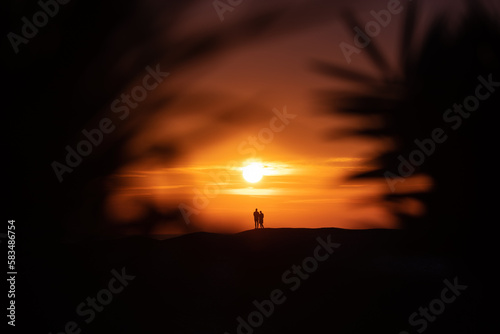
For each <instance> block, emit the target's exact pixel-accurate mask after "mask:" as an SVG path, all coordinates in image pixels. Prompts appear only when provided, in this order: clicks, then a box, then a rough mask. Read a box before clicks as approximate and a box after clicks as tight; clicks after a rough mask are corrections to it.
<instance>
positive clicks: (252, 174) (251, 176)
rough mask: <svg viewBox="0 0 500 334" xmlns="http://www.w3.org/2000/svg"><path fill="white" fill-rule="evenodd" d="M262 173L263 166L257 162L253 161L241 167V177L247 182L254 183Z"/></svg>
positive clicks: (260, 177)
mask: <svg viewBox="0 0 500 334" xmlns="http://www.w3.org/2000/svg"><path fill="white" fill-rule="evenodd" d="M263 175H264V166H262V164H259V163H257V162H254V163H252V164H250V165H248V166H246V167H243V178H244V179H245V180H247V181H248V182H251V183H255V182H259V181H260V179H262V176H263Z"/></svg>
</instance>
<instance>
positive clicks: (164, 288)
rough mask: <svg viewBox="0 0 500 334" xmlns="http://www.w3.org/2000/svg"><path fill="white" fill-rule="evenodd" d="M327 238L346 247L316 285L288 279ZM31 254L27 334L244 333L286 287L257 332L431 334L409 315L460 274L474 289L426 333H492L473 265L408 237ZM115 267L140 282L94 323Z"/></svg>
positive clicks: (52, 248)
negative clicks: (243, 324)
mask: <svg viewBox="0 0 500 334" xmlns="http://www.w3.org/2000/svg"><path fill="white" fill-rule="evenodd" d="M329 236H331V237H330V238H331V242H333V243H338V244H340V246H339V247H338V248H336V249H335V251H334V252H333V253H332V254H331V255H330V256H329V257H328V258H327V259H326V260H325V261H323V262H319V263H318V266H317V269H316V270H312V269H311V273H310V274H309V277H308V278H307V279H298V278H297V279H296V280H295V281H292V277H298V276H297V275H296V274H293V273H289V275H288V276H286V277H287V278H288V280H285V281H284V280H283V279H282V275H283V274H284V273H285V272H286V271H287V270H289V269H291V267H292V265H294V264H296V265H302V262H303V260H304V259H305V258H307V257H310V256H313V255H314V251H315V249H316V248H317V247H318V245H320V244H319V243H318V241H317V238H318V237H320V238H322V240H324V241H327V240H328V238H329ZM32 242H35V241H32ZM29 249H30V251H29V253H23V254H22V255H23V262H22V263H20V264H19V266H20V268H19V272H20V273H22V274H23V275H22V277H21V276H18V280H19V283H18V284H19V287H18V289H19V291H22V296H20V297H18V309H17V324H18V326H17V328H16V329H18V330H22V331H23V332H31V333H35V332H36V333H50V332H52V333H60V332H61V333H64V328H65V326H66V324H67V323H68V322H71V321H74V322H75V323H76V325H75V326H78V328H77V329H75V333H78V329H81V333H197V334H198V333H205V334H208V333H220V334H224V333H225V332H227V333H229V334H234V333H238V331H237V327H238V322H237V318H238V317H240V316H241V317H242V318H243V319H248V316H249V314H250V313H251V312H253V311H255V310H256V306H255V305H253V304H252V302H253V301H254V300H257V301H259V302H262V301H263V300H265V299H270V294H271V292H272V291H274V290H275V289H279V290H281V291H282V293H283V294H282V297H280V298H281V299H279V300H280V301H281V302H282V303H281V304H279V305H274V310H273V311H272V314H270V316H269V317H263V321H262V324H261V325H259V326H257V328H253V329H252V330H253V333H274V334H276V333H396V334H397V333H400V332H401V331H404V330H406V331H408V332H409V333H417V331H416V330H417V329H418V330H422V332H424V331H423V326H424V325H423V323H424V322H425V321H423V320H420V323H418V324H417V325H414V326H412V325H410V324H409V322H408V318H409V316H410V315H411V314H412V313H413V312H418V311H419V307H421V306H422V307H429V303H431V301H433V300H435V299H441V292H442V290H443V289H444V288H445V287H446V285H445V283H444V280H446V279H447V280H448V281H450V282H454V279H455V278H456V279H457V280H458V283H459V284H460V285H465V286H467V288H466V289H465V290H463V291H462V292H460V295H459V296H457V297H456V299H454V301H453V302H451V303H449V304H444V305H445V309H444V311H442V313H440V314H439V315H438V316H436V318H435V319H433V321H432V322H430V321H429V322H427V328H425V333H455V334H458V333H484V332H485V331H484V330H485V328H483V327H482V326H485V325H484V323H483V321H482V319H481V316H482V313H481V312H482V311H481V308H482V302H483V299H484V295H483V291H484V287H483V286H482V284H481V281H480V280H479V278H478V276H477V275H474V274H473V272H474V271H473V270H471V268H469V265H468V264H467V261H464V260H461V258H460V257H458V256H455V255H453V254H450V253H446V252H435V251H431V250H429V249H427V247H426V246H425V244H424V243H422V242H421V241H420V240H419V239H418V238H417V237H415V236H413V235H412V236H411V237H410V234H408V233H407V232H403V231H399V230H343V229H333V228H328V229H264V230H250V231H246V232H242V233H238V234H232V235H221V234H211V233H194V234H190V235H185V236H181V237H177V238H172V239H168V240H163V241H160V240H154V239H149V238H144V237H131V238H122V239H115V240H108V241H92V242H88V243H80V244H50V245H47V244H44V245H43V247H39V249H40V250H39V251H34V250H35V249H36V247H30V248H29ZM42 249H43V250H42ZM319 254H320V255H321V256H325V257H326V254H327V253H326V251H323V250H322V251H321V253H319ZM122 268H124V269H122ZM113 269H115V270H116V271H117V272H121V271H122V270H124V273H125V274H126V275H129V276H130V278H129V280H128V281H127V286H126V287H124V288H123V290H121V291H120V292H119V293H116V294H112V300H110V301H109V304H108V305H105V306H104V307H103V309H102V310H101V312H97V313H95V318H94V319H92V320H91V321H89V323H86V322H85V320H86V319H89V313H87V314H84V315H79V314H77V312H76V309H77V307H78V305H79V304H80V303H82V302H84V303H85V302H86V299H87V297H89V296H90V297H96V295H97V294H98V293H99V291H101V289H105V288H107V287H108V284H109V282H110V280H111V279H112V277H113V274H112V270H113ZM132 276H134V278H131V277H132ZM298 282H300V286H298ZM113 284H115V288H117V289H118V287H119V285H120V284H118V283H117V282H115V283H113ZM297 286H298V288H296V287H297ZM292 288H296V289H295V291H292ZM283 296H284V297H283ZM445 296H446V297H447V298H452V296H453V294H452V293H451V292H447V294H445ZM102 298H105V296H104V297H102ZM285 298H286V299H285ZM283 299H284V300H283ZM436 305H437V304H436ZM436 307H439V305H437V306H436ZM89 308H90V307H89V306H85V307H84V308H82V309H81V310H85V309H89ZM254 314H255V313H254ZM419 319H423V318H422V317H420V316H418V317H417V318H415V319H414V320H415V321H418V320H419ZM255 321H257V323H258V321H259V318H258V316H257V318H255ZM68 328H69V329H70V330H69V331H67V332H68V333H71V332H72V329H71V324H70V325H68ZM252 330H248V329H247V330H245V329H242V331H240V332H241V333H251V332H252Z"/></svg>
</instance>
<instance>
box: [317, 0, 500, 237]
mask: <svg viewBox="0 0 500 334" xmlns="http://www.w3.org/2000/svg"><path fill="white" fill-rule="evenodd" d="M467 5H468V8H467V10H466V14H464V15H463V17H461V18H460V20H459V22H458V23H457V24H456V25H452V24H451V23H450V21H451V20H449V19H450V18H449V17H447V16H446V15H441V16H438V17H436V18H435V19H434V21H433V23H432V24H431V25H430V26H429V27H428V29H427V31H426V32H425V34H424V36H419V34H417V29H416V27H417V24H416V22H417V18H418V10H417V9H418V8H417V6H416V4H415V2H410V3H408V5H407V9H406V10H407V13H406V17H405V19H404V20H403V22H404V23H403V28H402V29H401V30H402V31H401V41H400V45H399V50H400V51H399V55H398V63H397V64H392V63H391V62H390V61H389V60H387V58H386V57H385V55H384V53H383V50H381V49H380V48H379V47H378V44H377V42H376V40H374V41H372V42H371V43H370V44H369V46H367V47H366V48H365V49H363V50H362V52H363V55H366V57H367V58H368V59H369V61H371V63H372V64H373V65H374V66H375V68H376V69H377V70H378V73H379V74H378V75H373V76H372V75H370V74H366V73H363V72H361V71H358V70H356V69H352V68H353V67H354V66H353V65H352V64H351V65H350V68H347V67H345V66H342V65H335V64H330V63H326V62H322V61H316V62H314V64H313V66H314V69H315V70H316V71H319V72H320V73H323V74H325V75H328V76H332V77H334V78H336V79H339V78H340V79H343V80H345V81H346V82H351V83H355V84H357V85H358V86H357V87H358V88H357V89H354V90H352V91H348V92H338V91H335V92H333V91H325V92H320V93H319V94H320V98H321V100H322V101H323V102H324V103H326V104H327V105H328V106H329V110H330V111H331V112H332V113H341V114H347V115H356V116H360V117H362V118H365V119H366V120H373V121H374V122H373V124H377V125H376V126H373V127H368V126H367V127H364V128H361V129H352V130H348V131H346V133H344V134H343V135H342V136H344V135H355V136H366V137H368V138H373V139H384V140H389V141H390V143H391V144H390V145H387V146H388V147H387V149H386V150H385V151H384V152H382V153H381V154H379V155H378V156H376V157H375V158H374V161H373V163H374V165H375V166H377V167H376V168H374V169H372V170H370V171H368V172H364V173H358V174H355V175H352V178H353V179H363V178H373V179H380V180H383V181H384V182H385V175H386V174H385V173H386V172H387V171H391V172H392V173H395V174H397V171H398V166H399V164H400V160H399V159H398V157H399V156H400V155H401V156H403V157H406V158H408V156H409V154H410V153H411V152H412V151H413V150H415V149H416V148H418V147H417V146H415V142H414V141H415V140H416V139H419V140H422V139H424V138H430V137H431V133H432V131H433V129H435V128H442V129H443V130H444V131H445V133H446V135H447V136H448V138H447V140H446V141H445V142H444V143H442V144H436V149H435V152H434V153H433V154H431V155H430V156H428V157H426V158H425V161H424V163H423V164H421V165H420V166H418V167H415V168H416V170H415V172H414V174H413V176H418V175H426V176H429V177H430V178H431V179H432V183H433V185H432V189H431V190H430V191H401V190H399V191H398V189H397V186H396V191H395V192H391V191H389V187H388V188H387V193H386V195H384V198H383V200H384V201H388V202H389V203H392V204H398V203H404V201H405V200H406V199H413V200H418V201H420V202H421V203H423V204H424V205H425V208H426V209H425V213H424V215H423V216H419V217H414V216H410V215H408V214H406V213H404V212H401V211H399V209H398V206H397V205H393V206H392V207H394V208H395V209H394V214H395V215H397V216H398V217H399V220H400V223H401V226H402V227H404V228H406V229H410V230H413V231H415V232H422V233H424V234H427V235H429V236H431V238H432V239H434V240H435V243H436V245H438V247H439V245H440V246H441V247H446V246H449V245H448V244H447V243H446V242H444V240H445V239H443V238H445V237H446V238H447V239H448V240H452V239H453V240H454V242H455V243H457V244H459V243H461V242H463V241H464V240H465V239H466V238H467V236H468V235H469V233H471V230H472V229H478V228H480V227H484V226H483V224H487V222H486V221H487V220H483V222H478V220H480V219H479V217H481V215H480V214H481V212H487V210H485V208H486V207H487V206H489V205H490V203H488V199H487V198H488V197H489V191H488V189H490V184H491V182H492V180H491V179H493V178H494V176H493V175H492V174H491V171H492V170H491V159H492V155H494V151H495V149H494V147H493V146H492V145H493V143H494V140H493V139H492V137H493V135H492V134H493V133H494V132H495V130H494V129H492V128H493V127H494V124H493V119H492V117H493V114H494V113H495V111H496V110H498V109H499V107H500V94H499V93H498V92H497V93H495V94H492V95H491V96H490V97H489V98H488V99H487V100H486V101H483V102H481V104H480V107H479V109H478V110H477V111H475V112H472V113H471V115H470V117H469V118H467V119H463V122H462V124H461V126H460V127H459V128H458V129H456V130H453V129H451V128H450V124H446V122H444V121H443V114H444V113H445V111H446V110H447V109H449V108H453V105H454V104H455V103H457V104H461V103H463V101H464V99H465V98H466V97H467V96H470V95H474V93H475V88H476V86H477V85H478V83H479V82H478V76H480V75H481V76H483V77H484V78H488V76H489V75H492V77H493V80H494V81H496V82H499V81H500V62H499V59H500V24H498V22H499V21H498V18H497V17H495V16H494V15H492V14H491V13H490V12H488V10H487V9H486V7H483V5H481V4H478V3H477V2H474V1H469V2H467ZM450 15H451V14H450ZM345 17H346V19H345V22H346V24H347V25H348V27H349V28H350V27H353V26H362V25H360V22H358V21H357V20H356V18H355V17H354V15H351V14H349V13H348V14H347V15H346V16H345ZM455 18H456V17H455ZM393 24H394V23H393ZM417 41H420V42H417ZM336 135H338V134H336ZM480 206H481V208H480ZM490 207H491V208H493V207H494V206H490ZM469 237H471V236H470V235H469Z"/></svg>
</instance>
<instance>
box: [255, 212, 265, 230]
mask: <svg viewBox="0 0 500 334" xmlns="http://www.w3.org/2000/svg"><path fill="white" fill-rule="evenodd" d="M253 220H254V221H255V228H264V214H263V213H262V211H261V212H260V213H259V211H258V210H257V209H255V211H254V212H253ZM259 225H260V226H259Z"/></svg>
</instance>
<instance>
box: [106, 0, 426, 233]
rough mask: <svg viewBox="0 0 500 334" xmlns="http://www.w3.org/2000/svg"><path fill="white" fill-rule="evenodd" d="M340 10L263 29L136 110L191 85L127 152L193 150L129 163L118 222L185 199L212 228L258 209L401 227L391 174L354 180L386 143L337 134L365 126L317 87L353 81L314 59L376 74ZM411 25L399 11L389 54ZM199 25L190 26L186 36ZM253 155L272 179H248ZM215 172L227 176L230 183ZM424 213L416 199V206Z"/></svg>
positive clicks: (118, 181)
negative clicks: (386, 197)
mask: <svg viewBox="0 0 500 334" xmlns="http://www.w3.org/2000/svg"><path fill="white" fill-rule="evenodd" d="M384 4H386V2H384V1H377V2H373V3H371V4H370V6H368V5H366V4H365V5H364V6H361V7H359V8H358V11H359V12H360V15H361V16H363V15H364V14H366V11H367V10H368V11H369V10H371V9H382V8H383V7H380V6H383V5H384ZM201 6H206V4H204V5H201ZM248 6H250V5H248ZM367 6H368V7H367ZM379 7H380V8H379ZM203 9H205V10H203ZM199 10H200V11H201V12H203V13H204V14H199V15H205V16H203V18H204V20H205V21H203V20H201V21H200V22H208V23H209V24H213V25H215V24H221V23H220V22H219V21H218V20H217V16H216V15H215V13H213V12H211V10H212V9H207V8H204V7H203V8H201V9H199ZM244 11H245V9H244V7H243V5H241V8H240V7H238V8H237V10H235V12H234V16H233V17H231V19H233V20H237V19H238V18H239V17H244ZM426 15H428V14H426ZM426 15H424V19H422V20H423V21H424V22H425V21H426V20H427V19H426V18H425V16H426ZM335 16H336V12H334V11H333V12H332V17H333V19H332V20H331V22H328V23H324V24H321V25H317V26H314V27H311V28H309V29H305V30H302V31H299V32H297V31H296V32H294V33H291V34H283V35H280V36H279V37H270V38H266V36H265V34H263V37H262V39H259V40H257V41H254V42H252V43H249V44H246V45H245V46H242V47H238V48H234V49H231V50H229V51H228V52H226V53H224V54H223V55H221V56H219V57H214V59H210V60H209V61H206V62H205V63H203V64H200V65H199V66H195V67H190V68H179V69H177V68H169V69H168V71H169V72H170V73H171V75H170V76H169V78H168V79H167V80H165V82H164V83H163V84H162V85H161V86H160V87H159V88H158V89H156V90H155V91H153V92H152V94H150V95H149V96H148V98H147V100H146V101H144V102H143V103H141V105H140V106H139V107H138V108H137V109H136V110H135V111H134V113H137V114H140V112H141V110H144V109H147V108H152V106H153V105H154V103H155V101H157V100H159V99H161V98H162V96H163V95H164V94H165V93H167V92H169V91H171V90H172V89H175V88H176V87H181V86H182V87H184V89H185V90H184V93H183V97H182V98H181V99H179V100H178V101H177V102H176V103H175V104H173V105H171V106H170V107H169V108H170V110H169V113H168V117H166V116H165V115H164V114H163V113H161V112H157V113H156V116H155V117H153V118H152V119H151V121H150V122H149V124H148V126H146V127H144V130H143V132H141V133H139V134H138V135H137V136H136V137H135V138H134V139H133V140H132V141H131V142H130V143H129V146H128V151H127V154H134V152H138V151H141V150H142V149H144V147H146V146H148V145H152V144H154V143H158V142H169V141H172V142H175V143H176V144H177V145H179V146H180V147H181V150H182V151H181V152H180V153H181V154H180V157H179V158H178V159H177V160H175V161H171V162H169V163H168V164H162V163H159V162H158V161H139V162H136V163H134V165H129V166H124V167H123V168H122V170H121V171H120V172H119V173H118V174H116V175H115V176H114V177H113V180H112V181H113V188H112V195H111V196H110V197H109V198H108V200H107V202H108V205H107V207H108V216H109V218H110V219H111V220H113V221H115V222H116V223H120V224H126V223H127V222H129V221H133V220H135V219H138V218H140V217H141V215H142V214H143V213H144V211H143V207H142V204H141V203H144V202H145V201H147V202H149V203H153V204H154V205H155V206H156V207H157V208H158V210H159V211H162V210H164V209H166V208H172V207H178V206H179V204H181V205H183V207H184V208H190V209H192V211H190V213H192V214H189V222H190V224H192V226H196V228H197V229H201V230H206V231H241V230H245V229H249V228H253V218H252V212H253V211H254V210H255V208H258V209H259V210H262V211H263V212H264V213H265V226H266V227H311V228H314V227H327V226H333V227H342V228H372V227H381V228H394V227H396V226H397V225H396V221H395V219H394V217H392V216H391V215H390V214H389V212H388V210H387V208H386V207H384V206H383V205H381V204H380V202H379V201H377V200H376V199H377V197H378V196H380V195H381V194H383V193H385V192H387V191H388V187H387V185H386V184H385V183H384V182H370V181H364V180H363V181H359V180H358V181H350V182H349V181H346V179H345V178H346V176H348V175H350V174H351V173H353V172H357V171H361V170H365V169H367V168H369V167H370V165H369V164H370V163H369V161H370V158H371V157H373V156H375V155H376V153H377V152H379V151H380V150H381V149H382V148H383V145H382V143H381V142H368V141H367V140H361V139H357V138H346V139H342V140H334V141H332V140H326V139H325V134H326V133H327V131H332V130H333V132H335V130H340V129H345V128H346V127H347V128H348V127H355V126H359V120H355V119H350V118H347V117H340V116H338V115H332V114H329V115H327V114H324V113H322V111H324V108H322V106H321V105H320V104H318V101H317V100H316V99H315V95H314V91H315V90H318V89H338V90H346V89H349V88H351V87H350V86H348V85H347V84H346V83H343V82H341V81H337V80H334V79H332V78H328V77H325V76H322V75H320V74H317V73H314V72H313V71H311V69H310V67H309V64H310V61H311V60H312V59H321V60H325V61H329V62H332V63H336V64H340V65H342V66H346V67H353V68H355V69H357V70H359V71H366V72H368V73H373V71H374V69H373V68H372V67H371V66H370V64H369V63H367V62H366V58H364V57H363V55H362V54H361V55H360V56H359V57H358V58H353V59H354V61H353V63H351V64H349V65H348V64H347V63H346V61H345V60H344V58H343V56H342V53H341V51H340V48H339V43H340V42H342V41H348V42H349V41H352V33H351V32H349V31H348V29H347V28H346V27H345V26H343V25H342V23H341V21H340V20H338V19H337V18H335ZM399 24H400V22H399V21H398V18H395V19H394V21H393V23H391V28H392V29H386V30H385V31H382V33H381V34H380V36H378V37H377V42H379V43H381V45H382V47H383V49H384V51H385V52H386V54H387V57H388V58H389V59H391V50H394V49H395V48H396V47H397V43H396V42H395V41H394V39H395V38H396V36H397V33H398V31H399ZM196 28H197V25H196V24H193V25H189V24H187V25H186V26H185V27H180V28H179V31H178V32H177V33H178V34H180V35H182V34H183V33H187V32H186V31H190V30H193V29H196ZM285 108H286V112H287V113H288V114H291V115H294V116H293V117H291V116H290V118H289V119H286V120H285V121H283V120H280V119H275V118H277V116H276V111H275V112H273V110H278V112H279V113H283V110H285ZM227 110H231V111H232V114H231V113H230V114H228V113H226V112H227ZM278 118H279V117H278ZM273 119H274V120H273ZM266 129H267V130H266ZM259 134H260V139H259ZM251 137H252V138H255V139H254V140H256V141H257V144H255V143H254V144H252V143H251V141H252V139H250V138H251ZM254 153H255V154H254ZM251 161H260V162H261V163H262V164H263V165H264V166H266V170H267V171H268V174H271V175H265V176H264V177H263V178H262V180H261V181H259V182H258V183H254V184H252V183H249V182H247V181H245V180H244V179H243V178H242V175H241V168H242V167H244V166H245V165H246V164H248V163H249V162H251ZM231 165H232V167H230V166H231ZM214 174H215V175H217V174H218V175H222V176H223V177H221V178H222V182H221V180H218V181H216V180H215V179H214V177H213V175H214ZM217 182H219V184H217ZM430 185H431V182H430V180H427V179H417V180H415V181H414V182H408V183H407V184H406V186H408V187H419V188H420V189H425V188H427V187H429V186H430ZM420 209H421V208H419V207H418V205H413V207H412V209H411V210H414V212H419V210H420ZM188 210H189V209H188ZM185 212H186V211H185ZM157 232H158V233H167V232H172V231H171V230H161V231H157ZM173 232H175V231H173Z"/></svg>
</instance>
